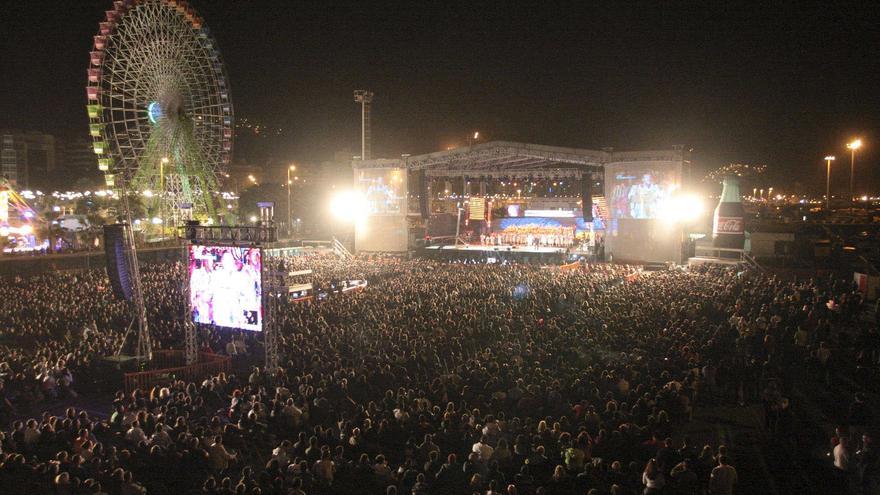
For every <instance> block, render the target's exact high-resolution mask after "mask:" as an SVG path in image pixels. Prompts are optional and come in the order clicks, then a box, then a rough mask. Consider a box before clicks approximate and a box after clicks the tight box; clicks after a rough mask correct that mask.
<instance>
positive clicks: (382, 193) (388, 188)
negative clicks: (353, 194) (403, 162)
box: [356, 169, 406, 215]
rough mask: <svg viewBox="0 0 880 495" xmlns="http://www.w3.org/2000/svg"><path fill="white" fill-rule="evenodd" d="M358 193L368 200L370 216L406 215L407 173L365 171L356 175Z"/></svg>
mask: <svg viewBox="0 0 880 495" xmlns="http://www.w3.org/2000/svg"><path fill="white" fill-rule="evenodd" d="M356 179H357V184H356V187H357V189H358V191H359V192H360V193H361V194H362V195H363V197H364V199H365V200H366V207H367V214H369V215H398V214H401V213H404V210H403V204H404V202H403V199H404V195H405V192H406V183H405V179H406V173H405V172H404V171H403V170H402V169H363V170H360V171H358V173H357V175H356Z"/></svg>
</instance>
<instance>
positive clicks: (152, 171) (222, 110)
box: [86, 0, 233, 225]
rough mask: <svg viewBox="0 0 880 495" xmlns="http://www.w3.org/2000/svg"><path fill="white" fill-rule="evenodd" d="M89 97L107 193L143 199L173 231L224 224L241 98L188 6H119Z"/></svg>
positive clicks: (103, 33) (104, 30)
mask: <svg viewBox="0 0 880 495" xmlns="http://www.w3.org/2000/svg"><path fill="white" fill-rule="evenodd" d="M86 95H87V98H88V105H87V110H88V115H89V122H90V124H89V132H90V134H91V136H92V138H93V145H94V151H95V153H96V154H97V155H98V168H99V169H100V170H102V171H103V172H104V177H105V181H106V184H107V187H111V188H119V187H122V186H124V187H126V189H127V190H128V191H131V192H137V193H140V194H141V195H142V196H143V199H144V203H145V205H146V207H147V210H148V212H149V214H150V215H153V216H157V215H158V214H159V212H160V211H162V214H163V217H164V216H165V215H167V220H166V218H162V221H163V223H167V224H170V223H171V222H174V225H179V223H180V222H181V221H182V220H185V219H188V218H198V219H202V220H207V221H209V222H210V221H211V220H213V219H215V218H216V216H217V214H218V208H217V205H218V203H219V201H218V194H219V189H218V182H219V177H220V174H221V173H222V171H223V169H224V168H225V167H226V166H228V164H229V161H230V157H231V154H232V140H233V110H232V100H231V98H230V95H229V86H228V85H227V77H226V73H225V69H224V66H223V62H222V60H221V58H220V53H219V51H218V50H217V47H216V43H215V42H214V40H213V39H212V37H211V35H210V33H209V31H208V28H207V27H206V26H205V25H204V22H203V21H202V19H201V18H200V17H199V16H198V15H197V14H196V13H195V11H194V10H193V9H192V7H190V6H189V5H188V4H187V2H185V1H183V0H117V1H115V2H113V9H112V10H108V11H107V12H106V19H105V20H104V21H103V22H101V23H100V24H99V30H98V34H97V35H96V36H95V38H94V48H93V50H92V51H91V53H90V65H89V69H88V86H87V87H86ZM221 214H222V213H221Z"/></svg>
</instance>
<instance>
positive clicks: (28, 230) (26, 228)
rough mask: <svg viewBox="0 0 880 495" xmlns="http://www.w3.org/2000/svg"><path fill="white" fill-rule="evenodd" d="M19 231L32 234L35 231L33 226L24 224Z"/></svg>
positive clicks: (23, 233)
mask: <svg viewBox="0 0 880 495" xmlns="http://www.w3.org/2000/svg"><path fill="white" fill-rule="evenodd" d="M18 231H19V232H20V233H21V234H22V235H31V234H33V233H34V228H33V227H31V226H30V225H22V226H21V228H20V229H18Z"/></svg>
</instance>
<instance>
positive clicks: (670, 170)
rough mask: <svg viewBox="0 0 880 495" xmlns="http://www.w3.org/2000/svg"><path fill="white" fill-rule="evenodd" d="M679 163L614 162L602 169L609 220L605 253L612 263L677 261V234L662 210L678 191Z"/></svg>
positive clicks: (679, 178)
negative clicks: (612, 260)
mask: <svg viewBox="0 0 880 495" xmlns="http://www.w3.org/2000/svg"><path fill="white" fill-rule="evenodd" d="M681 170H682V163H681V162H680V161H640V162H617V163H609V164H607V165H606V166H605V198H606V200H607V203H608V211H609V216H610V220H609V223H608V225H607V226H606V229H605V233H606V236H605V252H606V254H608V253H611V254H613V255H614V259H616V260H627V261H677V260H678V258H679V250H680V242H681V239H680V236H681V231H680V230H679V229H678V226H677V225H675V224H674V223H673V221H672V220H671V219H670V218H668V213H666V211H665V210H666V206H667V204H668V202H669V200H670V199H671V197H672V196H673V195H674V194H676V193H677V192H678V190H679V189H680V188H681Z"/></svg>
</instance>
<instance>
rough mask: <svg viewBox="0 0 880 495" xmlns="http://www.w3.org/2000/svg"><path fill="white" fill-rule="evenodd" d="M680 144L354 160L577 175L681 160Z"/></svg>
mask: <svg viewBox="0 0 880 495" xmlns="http://www.w3.org/2000/svg"><path fill="white" fill-rule="evenodd" d="M682 160H684V154H683V151H682V148H681V147H676V148H674V149H669V150H658V151H624V152H615V151H613V150H611V149H604V150H600V151H599V150H588V149H579V148H564V147H559V146H545V145H539V144H526V143H513V142H507V141H492V142H488V143H481V144H476V145H473V146H464V147H461V148H454V149H451V150H446V151H438V152H435V153H428V154H424V155H415V156H408V157H404V158H400V159H392V160H389V159H383V160H368V161H360V160H355V161H353V162H352V166H353V167H354V168H355V169H381V168H405V169H407V170H409V171H420V170H424V171H425V174H426V175H427V176H429V177H462V176H464V177H492V178H503V177H514V176H516V177H528V176H532V177H536V178H537V177H547V178H563V177H581V176H583V175H584V174H585V173H591V174H592V173H597V172H600V171H601V169H602V167H603V166H604V165H605V164H608V163H616V162H647V161H682Z"/></svg>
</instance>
